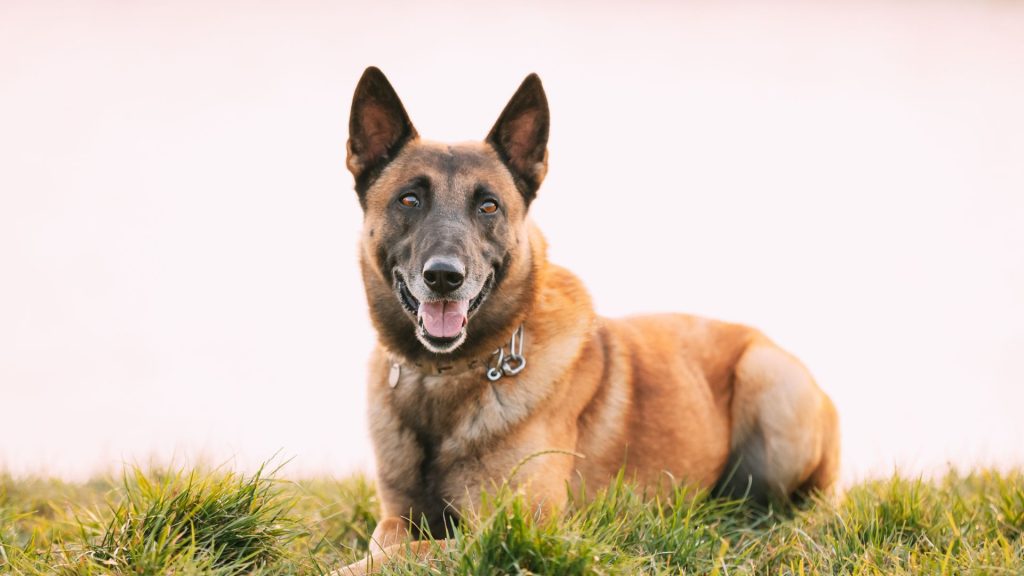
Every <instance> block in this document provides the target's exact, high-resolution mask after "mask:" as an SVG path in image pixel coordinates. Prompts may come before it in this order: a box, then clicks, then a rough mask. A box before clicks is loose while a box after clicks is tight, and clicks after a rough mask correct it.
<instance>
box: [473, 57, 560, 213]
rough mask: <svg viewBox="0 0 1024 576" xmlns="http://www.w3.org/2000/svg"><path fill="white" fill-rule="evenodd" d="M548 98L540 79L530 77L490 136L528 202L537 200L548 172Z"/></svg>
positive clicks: (520, 87)
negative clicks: (539, 189) (541, 184)
mask: <svg viewBox="0 0 1024 576" xmlns="http://www.w3.org/2000/svg"><path fill="white" fill-rule="evenodd" d="M549 125H550V119H549V115H548V98H547V96H546V95H545V94H544V87H543V86H541V83H540V77H538V76H537V75H536V74H530V75H529V76H527V77H526V80H523V83H522V84H520V85H519V89H518V90H516V93H515V95H513V96H512V99H511V100H509V102H508V104H507V105H506V106H505V109H504V110H503V111H502V112H501V116H499V117H498V121H497V122H496V123H495V124H494V128H491V133H490V134H488V135H487V143H488V144H490V145H491V146H493V147H494V149H495V150H496V151H497V152H498V156H500V157H501V159H502V161H504V162H505V165H506V166H508V169H509V171H511V172H512V176H513V177H514V179H515V181H516V186H518V187H519V191H520V192H522V194H523V197H525V198H526V204H527V206H529V204H530V202H531V201H532V200H533V199H534V198H535V197H536V196H537V188H539V187H540V183H541V182H542V181H543V180H544V175H545V174H547V172H548V151H547V146H548V127H549Z"/></svg>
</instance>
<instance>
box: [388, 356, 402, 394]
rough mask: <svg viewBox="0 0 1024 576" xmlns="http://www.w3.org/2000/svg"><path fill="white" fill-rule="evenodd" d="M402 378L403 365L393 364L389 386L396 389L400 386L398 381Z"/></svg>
mask: <svg viewBox="0 0 1024 576" xmlns="http://www.w3.org/2000/svg"><path fill="white" fill-rule="evenodd" d="M401 377H402V365H401V364H399V363H398V362H394V363H392V364H391V372H390V373H389V374H388V385H389V386H391V387H392V388H394V387H395V386H398V379H399V378H401Z"/></svg>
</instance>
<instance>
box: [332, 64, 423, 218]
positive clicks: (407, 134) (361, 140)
mask: <svg viewBox="0 0 1024 576" xmlns="http://www.w3.org/2000/svg"><path fill="white" fill-rule="evenodd" d="M418 137H419V136H418V135H417V134H416V128H414V127H413V125H412V122H411V121H410V120H409V115H408V114H406V112H405V107H404V106H402V101H401V100H399V99H398V94H397V93H395V89H394V88H392V87H391V83H390V82H388V79H387V78H386V77H385V76H384V73H383V72H381V71H380V69H379V68H376V67H374V66H370V67H369V68H367V69H366V71H365V72H363V76H362V78H360V79H359V84H358V85H356V93H355V95H354V96H353V97H352V114H351V116H349V127H348V158H347V159H346V161H345V164H346V165H347V166H348V170H349V172H351V173H352V175H353V176H355V178H356V192H357V193H358V194H359V202H360V203H361V204H363V208H365V207H366V190H367V189H368V188H369V187H370V186H371V185H372V184H373V181H374V180H376V179H377V176H379V175H380V172H381V170H383V169H384V167H385V166H386V165H387V164H388V162H390V161H391V160H394V158H395V156H397V155H398V152H399V151H400V150H401V149H402V146H404V145H405V144H406V143H407V142H409V141H410V140H415V139H416V138H418Z"/></svg>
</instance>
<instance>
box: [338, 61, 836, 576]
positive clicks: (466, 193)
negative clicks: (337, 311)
mask: <svg viewBox="0 0 1024 576" xmlns="http://www.w3.org/2000/svg"><path fill="white" fill-rule="evenodd" d="M548 127H549V113H548V104H547V97H546V96H545V93H544V89H543V87H542V86H541V82H540V79H539V78H538V77H537V76H536V75H535V74H531V75H530V76H528V77H527V78H526V80H524V81H523V83H522V85H521V86H520V87H519V89H518V90H517V91H516V92H515V94H514V95H513V96H512V99H511V100H510V101H509V103H508V104H507V105H506V106H505V109H504V110H503V111H502V113H501V115H500V116H499V117H498V120H497V122H496V123H495V124H494V127H493V128H492V129H491V131H490V133H489V134H488V135H487V138H486V139H484V141H483V142H472V143H462V144H441V143H436V142H430V141H426V140H421V139H420V137H419V135H418V134H417V132H416V129H415V128H414V127H413V125H412V123H411V122H410V120H409V117H408V115H407V114H406V112H405V109H404V107H403V106H402V103H401V101H399V99H398V95H397V94H396V93H395V91H394V89H393V88H392V87H391V84H390V83H389V82H388V81H387V79H386V78H385V77H384V75H383V74H382V73H381V71H380V70H378V69H377V68H368V69H367V70H366V72H364V74H363V76H362V78H361V79H360V81H359V84H358V86H357V87H356V90H355V96H354V99H353V102H352V114H351V118H350V125H349V140H348V158H347V165H348V169H349V170H350V171H351V172H352V175H353V176H354V177H355V189H356V192H357V194H358V197H359V203H360V205H361V206H362V209H363V214H364V219H363V232H362V240H361V248H360V252H359V256H360V266H361V269H362V275H363V281H364V282H365V285H366V297H367V301H368V303H369V307H370V317H371V318H372V321H373V324H374V327H375V328H376V331H377V335H378V346H377V348H376V351H375V352H374V354H373V357H372V359H371V363H370V378H369V402H370V411H369V420H370V427H371V435H372V438H373V443H374V449H375V452H376V460H377V473H378V493H379V497H380V501H381V506H382V511H381V512H382V515H383V516H382V520H381V522H380V524H379V525H378V526H377V528H376V530H375V531H374V533H373V544H372V552H373V555H372V556H371V558H370V560H369V562H367V563H357V564H353V565H352V566H350V567H349V568H348V569H346V570H348V571H349V572H345V573H350V572H361V571H363V570H364V569H365V568H366V566H367V564H369V563H372V562H373V561H379V560H380V559H381V558H382V556H383V555H386V554H387V553H388V550H387V549H388V548H389V547H395V546H398V545H399V544H401V543H403V542H405V541H407V540H408V539H410V538H416V537H418V536H419V535H420V534H422V533H423V531H424V530H426V529H429V531H430V533H431V534H433V535H435V536H437V535H441V534H445V532H446V529H447V527H448V526H449V525H450V523H451V522H454V521H457V519H458V513H459V510H460V509H462V510H465V509H466V508H467V507H469V506H471V505H472V504H473V503H474V499H475V498H476V497H477V495H478V494H479V492H480V491H481V490H482V489H486V488H489V487H492V486H494V485H495V483H500V482H502V481H507V480H509V478H508V476H509V474H510V472H511V471H512V469H513V468H515V467H517V465H521V467H519V468H518V469H517V473H516V476H515V478H513V479H511V482H513V483H514V485H515V486H516V487H517V488H518V489H520V490H521V491H522V492H523V493H524V494H525V495H526V497H527V498H528V499H529V501H530V502H531V503H534V504H535V505H536V508H537V510H539V511H540V512H541V513H553V512H556V511H558V510H559V509H561V508H562V507H563V506H564V505H565V504H566V500H567V497H568V496H567V492H568V491H567V486H568V487H570V488H573V487H579V486H580V484H581V483H585V485H586V486H587V489H588V491H592V490H593V489H594V488H598V487H600V486H603V485H606V484H608V482H609V481H610V480H611V479H613V478H614V477H615V476H616V474H617V473H618V471H619V470H620V469H623V468H624V469H625V472H626V474H627V477H628V478H631V479H634V480H635V481H637V482H638V483H640V484H642V485H649V486H650V485H654V484H657V483H659V482H664V480H665V478H671V479H675V481H679V482H687V483H690V484H693V485H696V486H700V487H707V488H713V487H716V486H717V489H719V490H722V491H723V492H726V493H732V494H748V495H750V496H752V497H754V498H757V499H785V498H788V497H791V496H793V495H795V494H803V493H806V492H808V491H810V490H816V489H817V490H823V489H826V488H828V487H829V486H830V485H831V484H832V483H833V481H834V480H835V479H836V475H837V469H838V465H839V433H838V421H837V415H836V411H835V408H834V407H833V405H832V402H831V401H830V400H829V398H828V397H827V396H826V395H825V394H824V393H823V392H822V391H821V390H820V389H819V388H818V386H817V385H816V384H815V382H814V379H813V378H812V377H811V375H810V373H809V372H808V371H807V369H806V368H804V366H803V365H802V364H801V363H800V361H799V360H797V359H796V358H794V357H793V356H792V355H790V354H789V353H787V352H785V351H783V350H782V349H780V348H779V347H778V346H776V345H775V344H774V343H772V342H771V341H770V340H769V339H768V338H766V337H765V336H764V335H762V334H761V333H760V332H758V331H757V330H755V329H753V328H749V327H746V326H741V325H737V324H729V323H725V322H718V321H714V320H708V319H704V318H698V317H694V316H685V315H678V314H672V315H656V316H638V317H631V318H624V319H610V318H603V317H600V316H597V315H596V314H595V312H594V310H593V307H592V305H591V300H590V298H589V296H588V295H587V290H586V288H584V286H583V284H582V283H581V282H580V280H579V279H578V278H576V277H575V276H574V275H573V274H572V273H570V272H569V271H568V270H566V269H564V268H561V267H559V266H556V265H554V264H551V263H549V262H548V260H547V257H546V254H545V252H546V247H545V242H544V239H543V237H542V236H541V234H540V232H539V231H538V230H537V228H536V227H535V226H534V225H533V224H532V223H531V221H530V220H529V218H528V217H527V216H528V210H529V208H530V204H531V203H532V202H533V201H534V200H535V199H536V197H537V190H538V188H539V187H540V185H541V182H542V181H543V180H544V175H545V173H546V172H547V158H548V154H547V140H548ZM538 453H542V455H540V456H537V457H534V458H529V457H530V456H531V455H536V454H538ZM418 548H423V546H419V547H418Z"/></svg>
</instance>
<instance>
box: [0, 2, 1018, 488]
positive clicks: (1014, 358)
mask: <svg viewBox="0 0 1024 576" xmlns="http://www.w3.org/2000/svg"><path fill="white" fill-rule="evenodd" d="M371 64H373V65H377V66H380V67H381V68H382V69H383V70H384V71H385V73H386V74H387V75H388V77H389V78H390V79H391V81H392V83H393V84H394V85H395V87H396V88H397V90H398V92H399V94H400V95H401V97H402V98H403V100H404V102H405V104H406V107H407V109H408V110H409V112H410V114H411V116H412V118H413V121H414V123H415V124H416V125H417V127H418V129H419V131H420V133H421V134H422V135H424V136H425V137H428V138H433V139H439V140H468V139H479V138H482V137H483V135H484V134H486V132H487V130H488V129H489V128H490V126H491V124H492V123H493V121H494V120H495V118H496V117H497V115H498V113H499V112H500V110H501V108H502V107H503V106H504V104H505V102H506V101H507V99H508V98H509V97H510V96H511V95H512V92H513V91H514V89H515V88H516V86H517V85H518V84H519V82H520V81H521V80H522V78H523V77H524V76H525V75H526V74H527V73H529V72H531V71H536V72H538V73H540V75H541V77H542V79H543V81H544V83H545V87H546V88H547V91H548V96H549V99H550V104H551V109H552V129H551V130H552V132H551V141H550V158H551V167H550V172H549V177H548V179H547V181H546V182H545V183H544V186H543V187H542V189H541V191H540V196H539V199H538V200H537V202H536V203H535V204H534V217H535V219H536V220H537V221H538V222H539V223H540V225H541V226H542V228H543V229H544V230H545V231H546V233H547V236H548V238H549V240H550V243H551V246H552V249H551V257H552V259H553V260H555V261H557V262H559V263H562V264H564V265H567V266H569V267H570V268H572V269H573V270H575V271H576V272H577V273H578V274H579V275H580V276H581V277H582V278H583V279H584V280H585V281H586V283H587V285H588V286H590V287H591V289H592V292H593V295H594V297H595V300H596V302H597V306H598V309H599V311H600V312H602V313H604V314H609V315H621V314H627V313H635V312H647V311H658V310H665V311H668V310H678V311H689V312H694V313H698V314H703V315H708V316H714V317H721V318H725V319H729V320H734V321H742V322H746V323H750V324H754V325H756V326H758V327H760V328H762V329H763V330H764V331H766V332H767V333H768V334H769V335H771V336H772V337H774V338H775V339H776V340H777V341H778V342H779V343H780V344H782V345H784V346H785V347H787V348H788V349H790V350H792V351H793V352H795V353H796V354H798V355H799V356H800V357H801V358H803V359H804V360H805V362H806V363H807V364H808V365H809V366H810V368H811V369H812V371H813V372H814V373H815V375H816V376H817V378H818V380H819V381H820V383H821V385H822V386H823V388H825V389H826V390H827V391H828V392H829V393H830V394H831V395H832V397H833V398H834V399H835V401H836V403H837V404H838V406H839V409H840V412H841V417H842V427H843V434H844V440H843V441H844V448H845V460H844V478H846V479H847V480H848V481H849V480H853V479H857V478H861V477H864V476H870V475H879V474H887V473H889V472H891V471H892V469H893V467H894V466H899V467H900V468H902V469H904V470H908V471H914V472H916V471H923V472H934V471H936V470H939V471H941V470H943V469H945V466H946V465H947V463H954V464H956V465H958V466H960V467H966V466H971V465H975V464H986V465H990V464H994V465H999V466H1010V465H1020V464H1022V463H1024V424H1022V418H1021V416H1020V414H1021V410H1022V406H1024V225H1022V224H1024V104H1022V103H1024V4H1020V3H1013V2H966V1H965V2H901V3H885V2H879V3H864V2H849V3H837V4H831V5H829V6H827V7H826V6H821V5H819V4H817V3H784V4H780V3H771V4H767V3H749V4H743V3H740V4H734V5H732V6H731V7H728V8H725V7H719V6H717V5H713V4H711V3H707V4H705V3H689V4H678V3H670V2H665V3H630V4H628V5H627V4H626V3H622V4H621V5H619V4H611V3H609V4H604V5H601V4H593V3H583V2H579V3H576V2H563V3H552V2H536V3H515V4H513V3H503V4H501V5H500V7H499V6H492V7H486V6H483V5H481V4H480V3H474V2H468V1H467V2H464V3H463V2H452V3H449V4H447V5H440V7H439V6H437V5H435V6H433V7H428V6H426V5H425V3H415V2H408V3H401V2H360V3H357V4H351V5H349V4H345V3H299V2H281V3H262V4H260V3H251V2H245V3H239V4H227V3H218V4H216V5H213V3H208V2H198V1H197V2H149V3H122V2H74V3H72V2H68V3H54V2H12V1H10V0H7V1H4V2H3V3H0V470H3V469H6V470H8V471H10V472H13V473H16V474H26V473H46V474H57V475H61V476H65V477H70V478H81V477H85V476H88V475H89V474H92V473H96V472H99V471H104V470H111V469H116V468H118V467H120V466H121V464H122V463H123V462H146V461H149V460H151V459H156V460H158V461H166V460H168V459H170V458H174V459H175V461H176V462H179V463H187V462H194V461H196V460H197V459H202V458H205V459H207V460H209V461H211V462H214V463H219V462H224V461H227V462H229V463H230V464H232V465H234V466H236V467H239V468H251V467H252V466H253V465H255V464H257V463H259V462H260V461H262V460H264V459H266V458H268V457H270V456H271V455H273V454H274V453H275V452H278V451H280V452H281V454H282V455H283V456H284V457H294V459H293V461H292V462H291V463H290V464H289V465H288V467H287V468H286V474H288V475H292V476H300V475H305V474H314V473H321V472H326V473H332V474H344V473H347V472H350V471H352V470H356V469H369V468H370V467H372V456H371V451H370V447H369V441H368V438H367V435H366V433H365V428H366V418H365V415H364V411H365V394H364V391H363V386H364V374H365V363H366V357H367V354H368V352H369V350H370V349H371V346H372V342H373V338H374V336H373V333H372V330H371V328H370V326H369V321H368V318H367V314H366V304H365V297H364V295H363V291H362V286H361V283H360V279H359V276H358V273H357V269H356V264H355V262H356V261H355V254H356V240H357V237H358V229H359V226H360V221H361V213H360V211H359V205H358V203H357V201H356V197H355V193H354V192H353V191H352V179H351V177H350V176H349V174H348V173H347V172H346V171H345V169H344V141H345V138H346V132H347V122H348V107H349V103H350V98H351V95H352V90H353V89H354V87H355V83H356V81H357V79H358V77H359V75H360V73H361V72H362V70H363V68H365V67H366V66H367V65H371Z"/></svg>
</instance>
